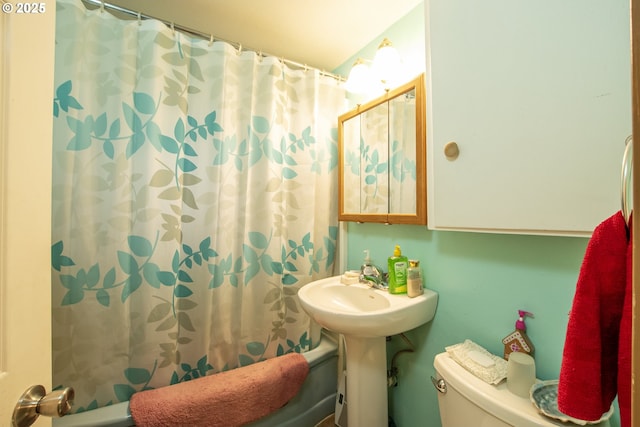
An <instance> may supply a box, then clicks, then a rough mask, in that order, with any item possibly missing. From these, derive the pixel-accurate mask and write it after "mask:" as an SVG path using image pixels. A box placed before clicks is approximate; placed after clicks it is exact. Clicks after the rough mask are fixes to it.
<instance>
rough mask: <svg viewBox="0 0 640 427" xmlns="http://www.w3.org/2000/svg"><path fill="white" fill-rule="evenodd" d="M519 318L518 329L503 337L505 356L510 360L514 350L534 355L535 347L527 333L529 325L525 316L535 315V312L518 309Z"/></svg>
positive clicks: (517, 321)
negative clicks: (526, 323) (525, 320)
mask: <svg viewBox="0 0 640 427" xmlns="http://www.w3.org/2000/svg"><path fill="white" fill-rule="evenodd" d="M518 315H519V317H518V320H516V330H515V331H513V332H512V333H510V334H509V335H507V336H506V337H504V338H503V339H502V344H504V358H505V359H506V360H509V355H510V354H511V353H513V352H516V351H517V352H520V353H525V354H528V355H530V356H531V357H533V355H534V352H535V348H534V346H533V343H532V342H531V340H530V339H529V336H528V335H527V325H525V323H524V318H525V316H529V317H533V313H529V312H528V311H524V310H518Z"/></svg>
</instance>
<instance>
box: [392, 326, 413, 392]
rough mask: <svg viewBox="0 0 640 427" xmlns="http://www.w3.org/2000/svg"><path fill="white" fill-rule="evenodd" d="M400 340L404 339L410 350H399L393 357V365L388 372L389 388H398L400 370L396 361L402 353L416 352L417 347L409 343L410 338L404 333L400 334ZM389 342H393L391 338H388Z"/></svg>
mask: <svg viewBox="0 0 640 427" xmlns="http://www.w3.org/2000/svg"><path fill="white" fill-rule="evenodd" d="M399 335H400V338H402V339H403V340H404V341H405V342H406V343H407V345H408V346H409V347H408V348H404V349H402V350H398V351H397V352H396V353H395V354H394V355H393V357H392V358H391V365H390V367H389V369H388V370H387V386H388V387H397V386H398V368H397V367H396V359H397V358H398V356H399V355H401V354H402V353H413V352H414V351H415V347H414V346H413V344H412V343H411V341H409V338H407V336H406V335H405V334H404V333H401V334H399ZM387 341H391V337H387Z"/></svg>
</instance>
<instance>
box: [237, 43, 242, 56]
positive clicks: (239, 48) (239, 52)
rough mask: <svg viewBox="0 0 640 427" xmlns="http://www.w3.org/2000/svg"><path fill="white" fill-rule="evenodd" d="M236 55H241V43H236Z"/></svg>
mask: <svg viewBox="0 0 640 427" xmlns="http://www.w3.org/2000/svg"><path fill="white" fill-rule="evenodd" d="M237 53H238V55H240V54H241V53H242V43H238V52H237Z"/></svg>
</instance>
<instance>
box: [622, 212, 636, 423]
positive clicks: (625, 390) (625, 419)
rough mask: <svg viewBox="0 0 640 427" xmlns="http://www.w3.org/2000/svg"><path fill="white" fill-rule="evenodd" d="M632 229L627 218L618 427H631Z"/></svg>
mask: <svg viewBox="0 0 640 427" xmlns="http://www.w3.org/2000/svg"><path fill="white" fill-rule="evenodd" d="M632 236H633V228H632V227H631V218H629V247H628V248H627V286H626V290H625V295H624V305H623V306H622V320H621V321H620V342H619V345H618V407H619V409H620V427H631V332H632V326H631V325H632V315H633V309H632V303H631V300H632V295H633V280H632V278H633V259H632V257H633V244H632V241H633V239H632Z"/></svg>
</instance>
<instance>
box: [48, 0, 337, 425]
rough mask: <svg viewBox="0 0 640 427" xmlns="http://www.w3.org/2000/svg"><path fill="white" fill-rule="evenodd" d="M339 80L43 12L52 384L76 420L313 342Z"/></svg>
mask: <svg viewBox="0 0 640 427" xmlns="http://www.w3.org/2000/svg"><path fill="white" fill-rule="evenodd" d="M343 104H344V91H343V89H341V88H340V87H339V84H337V82H336V81H335V80H334V79H332V78H330V77H325V76H321V75H320V74H319V73H318V72H317V71H316V72H314V71H305V70H292V69H290V68H288V67H286V66H285V65H284V64H283V63H282V62H281V61H279V60H277V59H274V58H261V57H260V56H259V55H256V54H255V53H253V52H246V51H240V52H238V51H237V50H236V49H235V48H234V47H232V46H230V45H228V44H226V43H222V42H214V43H210V42H208V41H206V40H198V39H194V38H191V37H188V36H185V35H184V34H181V33H179V32H174V31H172V30H171V29H170V28H167V27H166V26H165V25H163V24H161V23H159V22H157V21H153V20H148V21H142V22H138V21H135V20H133V21H130V20H129V21H124V20H119V19H117V18H115V17H113V16H112V15H110V14H109V13H107V12H104V11H102V12H101V11H100V10H99V9H98V10H94V11H89V10H86V9H85V7H84V6H83V4H82V3H81V2H80V0H61V1H58V2H57V30H56V69H55V99H54V103H53V114H54V116H55V117H54V138H53V156H54V166H53V169H54V176H53V218H52V221H53V236H52V242H53V243H52V266H53V269H52V272H53V277H52V279H53V281H52V283H53V285H52V286H53V292H52V295H53V301H52V304H53V331H52V334H53V371H54V378H53V382H54V386H73V387H74V388H75V390H76V404H75V407H74V411H76V412H77V411H83V410H87V409H93V408H96V407H100V406H104V405H108V404H111V403H116V402H118V401H125V400H128V398H129V397H130V396H131V394H132V393H134V392H136V391H140V390H144V389H149V388H158V387H162V386H166V385H169V384H173V383H177V382H180V381H185V380H189V379H193V378H197V377H200V376H203V375H206V374H211V373H213V372H218V371H222V370H227V369H232V368H234V367H237V366H242V365H247V364H251V363H254V362H256V361H259V360H263V359H266V358H269V357H273V356H277V355H281V354H284V353H287V352H291V351H296V352H302V351H305V350H308V349H310V348H312V347H313V346H314V345H315V344H316V343H317V341H318V340H319V333H320V332H319V328H318V327H317V325H313V324H311V323H310V321H309V318H308V317H307V316H306V315H305V313H304V311H303V310H302V308H301V307H300V305H299V303H298V300H297V296H296V293H297V289H298V288H299V287H300V286H303V285H304V284H306V283H308V282H310V281H311V280H315V279H318V278H322V277H327V276H329V275H331V274H332V273H333V265H334V257H335V248H336V238H337V213H336V211H337V209H336V202H337V195H336V194H337V193H336V188H337V183H336V162H337V142H336V135H337V133H336V129H335V125H336V117H337V115H338V114H339V112H340V111H339V109H340V108H342V106H343Z"/></svg>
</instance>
